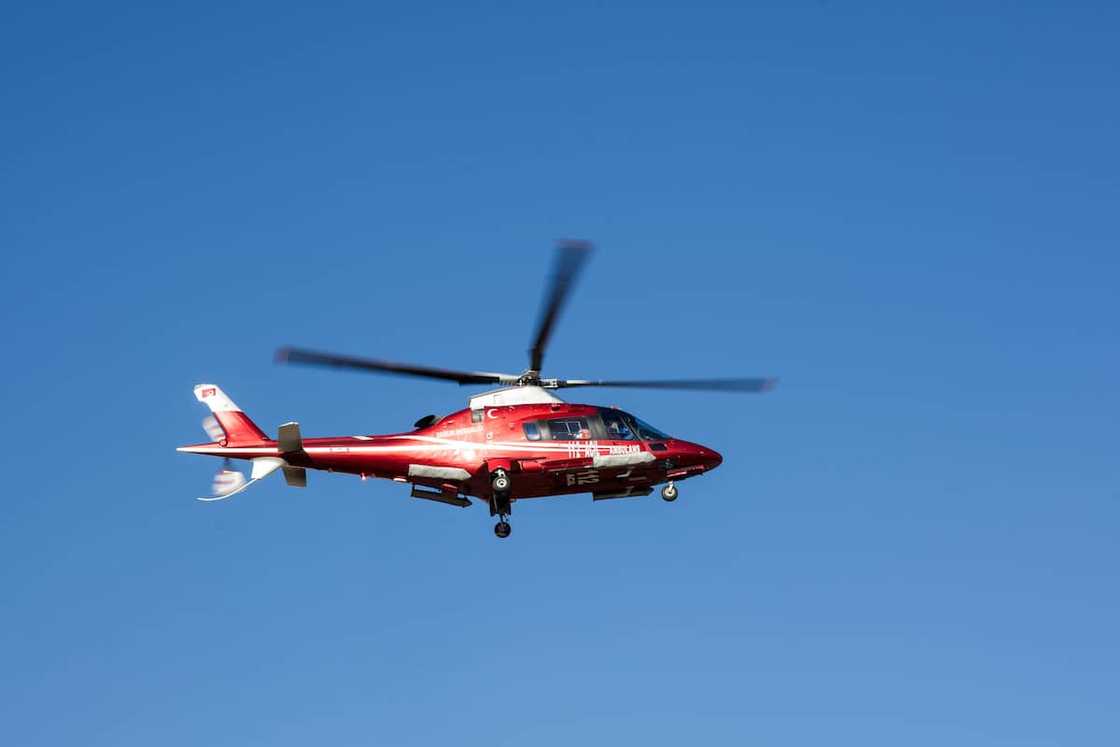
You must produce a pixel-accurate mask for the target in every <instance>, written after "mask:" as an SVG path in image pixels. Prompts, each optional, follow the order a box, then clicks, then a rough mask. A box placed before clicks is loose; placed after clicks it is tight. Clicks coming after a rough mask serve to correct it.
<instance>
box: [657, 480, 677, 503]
mask: <svg viewBox="0 0 1120 747" xmlns="http://www.w3.org/2000/svg"><path fill="white" fill-rule="evenodd" d="M678 495H680V491H678V490H677V486H676V485H674V484H673V483H669V484H668V485H666V486H665V487H663V488H661V498H662V500H664V501H666V502H667V503H672V502H673V501H675V500H677V496H678Z"/></svg>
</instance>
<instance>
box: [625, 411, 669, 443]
mask: <svg viewBox="0 0 1120 747" xmlns="http://www.w3.org/2000/svg"><path fill="white" fill-rule="evenodd" d="M630 417H631V418H632V419H633V420H634V425H635V426H637V428H638V437H639V438H641V439H642V440H643V441H666V440H668V438H669V436H668V435H667V434H665V433H662V432H661V431H659V430H657V429H656V428H654V427H653V426H652V425H650V424H649V423H646V422H644V421H642V420H639V419H638V418H635V417H634V416H633V415H631V416H630Z"/></svg>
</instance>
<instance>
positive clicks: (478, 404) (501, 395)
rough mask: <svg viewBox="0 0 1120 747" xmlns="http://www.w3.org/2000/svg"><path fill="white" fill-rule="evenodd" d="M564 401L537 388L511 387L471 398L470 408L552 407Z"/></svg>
mask: <svg viewBox="0 0 1120 747" xmlns="http://www.w3.org/2000/svg"><path fill="white" fill-rule="evenodd" d="M563 401H564V400H562V399H560V398H559V397H557V396H556V395H555V394H552V393H551V392H548V391H546V390H544V389H541V388H540V387H539V386H513V387H507V388H505V389H495V390H494V391H492V392H483V393H482V394H479V395H476V396H474V397H471V401H470V408H471V409H472V410H482V409H485V408H487V407H506V406H509V405H554V404H557V403H563Z"/></svg>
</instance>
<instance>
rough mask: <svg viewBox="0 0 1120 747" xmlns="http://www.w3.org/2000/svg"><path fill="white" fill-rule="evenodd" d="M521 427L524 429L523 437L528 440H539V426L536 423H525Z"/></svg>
mask: <svg viewBox="0 0 1120 747" xmlns="http://www.w3.org/2000/svg"><path fill="white" fill-rule="evenodd" d="M521 427H522V428H524V429H525V438H527V439H529V440H530V441H540V440H541V427H540V426H539V425H537V424H536V423H526V424H525V425H523V426H521Z"/></svg>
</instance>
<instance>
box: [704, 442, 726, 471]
mask: <svg viewBox="0 0 1120 747" xmlns="http://www.w3.org/2000/svg"><path fill="white" fill-rule="evenodd" d="M700 453H701V456H702V458H703V460H704V467H705V468H706V469H710V470H711V469H715V468H716V467H718V466H720V465H721V464H723V455H722V454H720V453H719V452H718V451H716V450H715V449H709V448H708V447H707V446H701V447H700Z"/></svg>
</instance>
